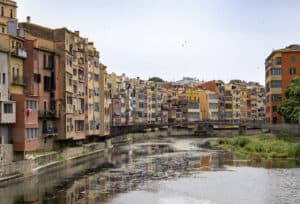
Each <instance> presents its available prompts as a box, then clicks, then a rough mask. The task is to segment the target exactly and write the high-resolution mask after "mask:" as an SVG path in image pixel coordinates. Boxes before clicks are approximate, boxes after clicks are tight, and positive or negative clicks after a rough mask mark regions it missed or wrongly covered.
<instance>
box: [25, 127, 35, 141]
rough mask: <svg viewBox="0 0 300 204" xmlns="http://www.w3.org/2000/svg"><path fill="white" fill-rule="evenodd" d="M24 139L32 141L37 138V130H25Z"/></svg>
mask: <svg viewBox="0 0 300 204" xmlns="http://www.w3.org/2000/svg"><path fill="white" fill-rule="evenodd" d="M26 138H27V140H34V139H37V138H38V129H37V128H26Z"/></svg>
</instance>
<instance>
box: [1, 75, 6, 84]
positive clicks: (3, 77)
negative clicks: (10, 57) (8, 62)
mask: <svg viewBox="0 0 300 204" xmlns="http://www.w3.org/2000/svg"><path fill="white" fill-rule="evenodd" d="M5 80H6V76H5V73H3V74H2V84H5Z"/></svg>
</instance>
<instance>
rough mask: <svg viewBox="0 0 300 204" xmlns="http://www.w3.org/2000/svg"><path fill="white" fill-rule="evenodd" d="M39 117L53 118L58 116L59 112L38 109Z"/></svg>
mask: <svg viewBox="0 0 300 204" xmlns="http://www.w3.org/2000/svg"><path fill="white" fill-rule="evenodd" d="M39 118H48V119H55V118H59V114H58V113H57V112H56V111H41V110H40V111H39Z"/></svg>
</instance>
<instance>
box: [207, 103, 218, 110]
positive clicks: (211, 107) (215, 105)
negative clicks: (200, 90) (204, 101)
mask: <svg viewBox="0 0 300 204" xmlns="http://www.w3.org/2000/svg"><path fill="white" fill-rule="evenodd" d="M209 109H218V104H217V103H209Z"/></svg>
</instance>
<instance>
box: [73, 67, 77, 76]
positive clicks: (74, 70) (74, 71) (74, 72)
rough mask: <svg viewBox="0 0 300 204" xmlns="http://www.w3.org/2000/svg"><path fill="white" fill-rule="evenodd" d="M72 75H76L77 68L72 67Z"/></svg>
mask: <svg viewBox="0 0 300 204" xmlns="http://www.w3.org/2000/svg"><path fill="white" fill-rule="evenodd" d="M73 75H74V76H76V75H77V68H74V69H73Z"/></svg>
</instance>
